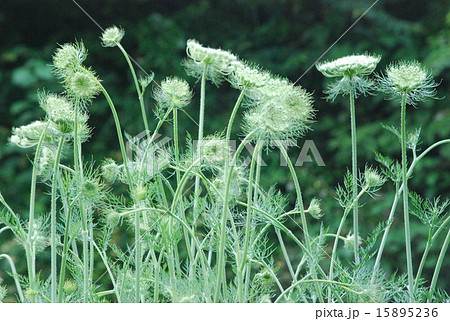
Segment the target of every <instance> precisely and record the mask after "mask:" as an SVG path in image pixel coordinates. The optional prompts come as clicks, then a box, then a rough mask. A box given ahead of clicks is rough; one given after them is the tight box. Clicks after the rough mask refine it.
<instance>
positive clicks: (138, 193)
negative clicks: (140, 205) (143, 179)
mask: <svg viewBox="0 0 450 321" xmlns="http://www.w3.org/2000/svg"><path fill="white" fill-rule="evenodd" d="M133 198H134V199H135V200H136V201H137V202H140V201H145V200H146V199H147V188H146V187H145V186H142V185H139V186H137V187H135V188H134V190H133Z"/></svg>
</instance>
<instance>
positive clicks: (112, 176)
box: [102, 158, 120, 183]
mask: <svg viewBox="0 0 450 321" xmlns="http://www.w3.org/2000/svg"><path fill="white" fill-rule="evenodd" d="M119 174H120V166H119V165H117V163H116V162H115V161H114V160H112V159H110V158H108V159H106V160H105V161H104V162H103V165H102V176H103V178H104V179H105V181H107V182H109V183H114V182H115V181H116V179H117V178H118V177H119Z"/></svg>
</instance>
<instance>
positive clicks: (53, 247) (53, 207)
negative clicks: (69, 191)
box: [50, 136, 64, 303]
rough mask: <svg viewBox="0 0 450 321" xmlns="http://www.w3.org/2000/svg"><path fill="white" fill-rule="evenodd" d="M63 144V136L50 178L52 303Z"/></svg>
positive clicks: (55, 298) (55, 274) (54, 284)
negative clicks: (51, 177) (57, 196)
mask: <svg viewBox="0 0 450 321" xmlns="http://www.w3.org/2000/svg"><path fill="white" fill-rule="evenodd" d="M63 145H64V136H63V137H61V138H60V139H59V143H58V149H57V152H56V158H55V162H54V166H53V180H52V197H51V209H50V221H51V222H50V249H51V266H50V279H51V296H50V298H51V301H52V303H54V302H56V300H57V297H56V296H57V293H56V289H57V286H58V284H57V278H58V271H57V265H58V264H57V255H56V247H57V239H56V238H57V237H56V218H57V217H56V190H57V186H56V185H57V179H56V175H57V173H58V172H59V162H60V159H61V152H62V148H63Z"/></svg>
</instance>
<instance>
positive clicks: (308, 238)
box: [277, 141, 323, 302]
mask: <svg viewBox="0 0 450 321" xmlns="http://www.w3.org/2000/svg"><path fill="white" fill-rule="evenodd" d="M277 145H278V148H279V149H280V151H281V154H282V155H283V157H284V158H285V159H286V163H287V165H288V168H289V171H290V173H291V176H292V180H293V181H294V186H295V192H296V194H297V204H298V206H299V207H300V219H301V222H302V230H303V235H304V238H305V243H306V248H307V249H308V252H309V253H311V252H312V247H311V236H310V235H309V231H308V223H307V221H306V216H305V207H304V204H303V195H302V190H301V188H300V183H299V181H298V177H297V174H296V172H295V168H294V165H293V164H292V161H291V159H290V158H289V155H288V153H287V151H286V148H285V147H284V146H283V144H282V143H281V142H280V141H278V142H277ZM311 259H312V260H314V259H315V258H313V257H311ZM311 273H312V277H313V278H315V277H316V276H317V274H316V271H312V272H311ZM315 287H316V294H317V296H318V298H319V301H320V302H323V296H322V290H321V289H320V287H319V285H318V284H316V286H315Z"/></svg>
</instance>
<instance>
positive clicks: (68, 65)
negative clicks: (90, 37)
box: [53, 43, 87, 73]
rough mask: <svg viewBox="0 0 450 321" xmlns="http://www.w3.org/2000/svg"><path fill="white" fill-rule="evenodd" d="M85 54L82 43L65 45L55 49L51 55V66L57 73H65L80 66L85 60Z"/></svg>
mask: <svg viewBox="0 0 450 321" xmlns="http://www.w3.org/2000/svg"><path fill="white" fill-rule="evenodd" d="M86 56H87V52H86V49H85V48H84V45H83V43H76V44H72V43H66V44H64V45H62V46H60V47H59V48H58V49H56V51H55V54H54V55H53V66H55V68H56V70H57V71H58V72H63V73H64V72H67V71H68V70H74V69H76V68H78V67H79V66H81V64H82V63H83V61H84V60H85V59H86Z"/></svg>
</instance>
